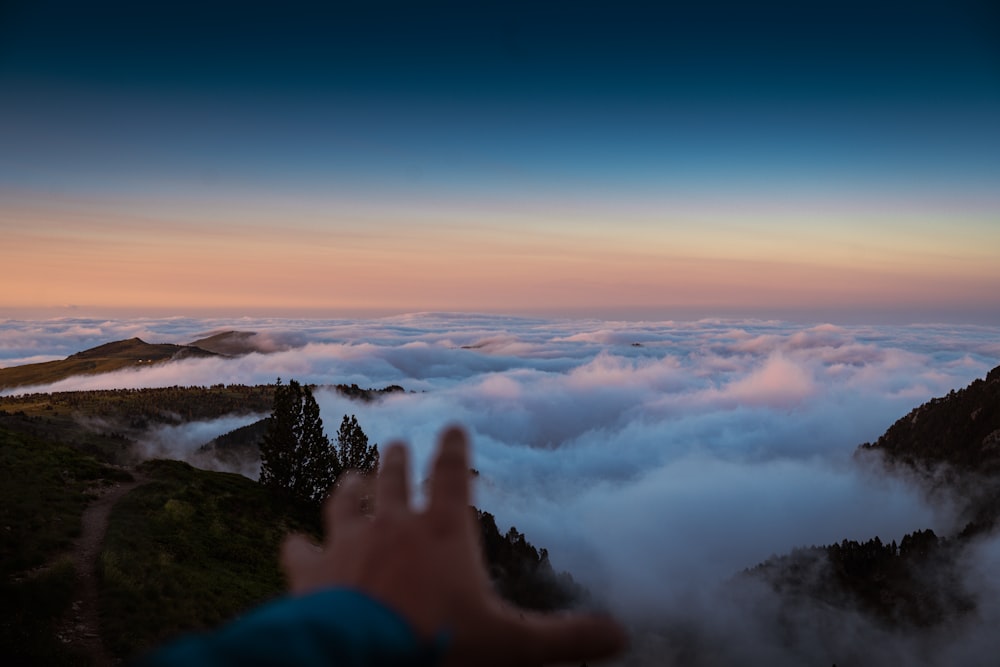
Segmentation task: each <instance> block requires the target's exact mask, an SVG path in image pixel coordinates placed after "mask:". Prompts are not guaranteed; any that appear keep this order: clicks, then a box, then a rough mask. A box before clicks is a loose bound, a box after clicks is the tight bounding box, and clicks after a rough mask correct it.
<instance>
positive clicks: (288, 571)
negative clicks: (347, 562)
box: [280, 533, 323, 593]
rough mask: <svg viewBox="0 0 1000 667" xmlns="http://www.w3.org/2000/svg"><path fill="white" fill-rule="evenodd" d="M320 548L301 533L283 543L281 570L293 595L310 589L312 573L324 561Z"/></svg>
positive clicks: (291, 536) (287, 538)
mask: <svg viewBox="0 0 1000 667" xmlns="http://www.w3.org/2000/svg"><path fill="white" fill-rule="evenodd" d="M322 558H323V552H322V551H321V550H320V548H319V546H318V545H316V544H314V543H313V542H312V541H311V540H309V538H307V537H306V536H305V535H302V534H300V533H295V534H292V535H289V536H287V537H286V538H285V540H284V542H282V543H281V556H280V560H281V569H282V570H284V571H285V577H286V578H287V579H288V588H289V590H291V592H292V593H302V592H304V591H305V590H308V588H309V580H310V576H311V573H312V572H313V571H315V569H316V567H317V565H318V564H319V563H320V562H321V561H322Z"/></svg>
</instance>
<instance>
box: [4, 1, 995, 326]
mask: <svg viewBox="0 0 1000 667" xmlns="http://www.w3.org/2000/svg"><path fill="white" fill-rule="evenodd" d="M205 4H206V3H194V2H188V1H184V0H182V1H180V2H173V3H139V4H136V3H130V2H92V3H84V4H80V3H74V2H55V1H50V0H37V1H32V2H27V1H18V0H15V1H13V2H5V3H3V5H2V6H0V264H2V266H3V282H2V288H0V317H3V316H6V317H41V316H45V317H49V316H113V315H124V314H127V315H129V316H153V315H158V316H165V315H180V316H183V315H188V316H220V317H221V316H229V317H232V316H241V315H251V316H257V317H260V316H278V315H281V316H293V317H300V316H306V315H309V316H315V317H348V316H358V315H369V316H370V315H385V314H397V313H404V312H415V311H428V310H433V311H462V312H488V313H508V314H521V315H532V316H572V317H604V318H612V319H615V318H625V319H652V320H662V319H677V318H688V319H697V318H701V317H764V318H769V317H779V318H783V319H786V320H788V319H791V320H795V321H802V322H827V321H832V322H837V323H844V324H847V323H864V322H874V323H879V322H881V323H889V322H897V323H900V322H902V323H905V322H958V323H980V324H996V323H998V322H1000V194H998V193H1000V187H998V184H1000V28H998V27H997V26H1000V10H998V9H997V7H996V5H995V3H991V2H988V1H986V0H984V1H982V2H974V1H965V0H959V1H957V2H920V1H915V2H914V1H911V2H855V1H853V0H847V1H840V2H813V3H799V2H762V3H736V2H704V3H685V4H686V5H697V6H685V7H673V6H671V3H635V2H627V1H626V2H615V3H600V2H551V3H524V2H503V3H495V2H476V3H468V2H429V3H392V2H378V1H373V2H365V3H358V2H333V3H324V4H322V5H319V4H318V3H317V4H316V5H313V4H311V3H303V2H295V1H292V2H286V3H281V5H280V6H276V5H274V4H273V3H254V2H239V3H236V2H218V3H207V4H209V5H210V6H209V7H206V6H204V5H205Z"/></svg>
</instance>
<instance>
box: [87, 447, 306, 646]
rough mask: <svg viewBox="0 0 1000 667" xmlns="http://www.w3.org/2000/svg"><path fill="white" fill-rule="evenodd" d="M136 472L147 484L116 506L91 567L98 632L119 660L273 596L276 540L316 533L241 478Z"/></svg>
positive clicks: (277, 586) (177, 469) (176, 465)
mask: <svg viewBox="0 0 1000 667" xmlns="http://www.w3.org/2000/svg"><path fill="white" fill-rule="evenodd" d="M141 469H142V471H143V472H144V473H145V474H146V475H148V476H150V477H151V478H152V479H153V481H152V482H150V483H149V484H146V485H144V486H142V487H140V488H138V489H136V490H135V491H133V492H132V493H130V494H129V495H128V496H126V497H125V498H124V499H123V500H122V501H120V502H119V503H118V504H117V505H116V506H115V508H114V511H113V512H112V515H111V522H110V525H109V527H108V534H107V538H106V541H105V545H104V551H103V552H102V554H101V558H100V563H99V566H98V569H99V575H100V581H101V608H102V617H101V623H102V629H103V635H104V638H105V642H106V643H107V645H108V649H109V650H110V651H111V652H112V653H113V654H115V655H118V656H122V657H133V656H135V655H136V654H138V653H141V652H142V651H144V650H147V649H149V648H151V647H153V646H155V645H157V644H159V643H161V642H162V641H163V640H165V639H167V638H169V637H172V636H175V635H177V634H178V633H181V632H187V631H195V630H203V629H207V628H211V627H214V626H216V625H218V624H219V623H220V622H222V621H225V620H227V619H230V618H232V617H234V616H235V615H237V614H238V613H240V612H241V611H244V610H246V609H248V608H250V607H252V606H254V605H256V604H258V603H260V602H261V601H263V600H266V599H268V598H271V597H274V596H276V595H278V594H279V593H280V592H281V590H282V588H283V580H282V576H281V573H280V571H279V569H278V548H279V545H280V543H281V540H282V538H283V536H284V535H285V533H287V532H288V531H290V530H291V531H305V532H310V533H313V534H316V533H317V532H318V526H317V523H318V518H319V517H318V514H316V513H315V512H303V511H302V510H301V509H300V508H298V507H296V506H295V505H293V504H283V503H276V502H275V500H274V498H272V496H271V495H270V494H269V493H268V492H267V490H266V489H264V488H263V487H261V486H260V485H259V484H257V483H255V482H253V481H251V480H249V479H247V478H245V477H242V476H240V475H235V474H229V473H217V472H208V471H204V470H198V469H196V468H193V467H191V466H189V465H187V464H186V463H181V462H179V461H150V462H148V463H146V464H144V465H143V466H141Z"/></svg>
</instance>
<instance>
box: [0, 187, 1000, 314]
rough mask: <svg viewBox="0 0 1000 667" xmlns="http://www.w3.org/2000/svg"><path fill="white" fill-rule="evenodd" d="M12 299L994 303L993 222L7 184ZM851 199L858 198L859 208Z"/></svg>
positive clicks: (2, 229)
mask: <svg viewBox="0 0 1000 667" xmlns="http://www.w3.org/2000/svg"><path fill="white" fill-rule="evenodd" d="M5 199H6V201H7V203H5V204H3V205H0V233H2V238H3V250H2V252H0V256H2V260H3V265H4V274H5V279H4V288H3V290H2V295H0V314H2V313H3V311H4V310H6V311H8V312H9V313H12V312H19V311H25V310H28V309H56V310H58V309H59V308H62V307H65V306H68V305H76V306H80V307H96V308H106V309H107V308H111V309H114V308H119V309H131V310H133V311H141V310H142V309H155V310H158V311H164V310H170V309H174V310H177V311H178V312H184V311H185V310H186V309H195V310H201V311H205V310H211V309H224V310H226V311H227V312H235V311H239V310H241V309H246V310H248V311H249V310H252V311H253V312H255V313H260V312H264V311H267V310H269V309H276V310H277V309H280V310H281V311H283V312H294V311H315V310H324V309H325V310H338V309H347V310H358V309H365V310H384V311H416V310H455V311H474V312H497V311H501V312H514V313H516V312H527V311H531V312H540V313H544V312H552V313H553V314H556V313H561V312H568V311H573V312H578V313H582V314H587V315H590V316H596V317H601V316H604V315H606V314H607V313H611V312H614V311H615V309H620V308H621V307H625V306H627V307H629V308H632V309H634V310H636V312H641V311H642V310H643V309H651V310H655V309H658V308H672V307H673V308H677V307H680V308H689V307H695V308H700V309H704V310H705V312H711V311H712V310H713V309H715V310H717V311H718V315H720V316H724V315H726V314H727V313H729V312H731V311H733V310H734V309H737V310H740V311H741V312H746V311H747V310H759V311H760V312H761V313H762V315H763V314H766V313H767V312H768V311H769V310H774V309H780V310H782V311H789V310H795V309H797V308H805V309H811V310H812V311H816V310H819V311H822V310H823V309H824V308H829V309H833V310H835V311H837V312H850V310H851V309H852V308H857V309H863V310H867V311H869V312H878V311H879V310H880V309H886V310H892V309H900V308H905V309H908V310H910V311H914V312H916V313H919V312H920V311H921V309H927V312H928V316H931V313H933V311H934V309H935V308H946V309H955V308H959V309H962V308H967V309H970V310H982V311H984V312H988V311H990V310H991V309H994V310H995V311H997V312H1000V261H998V259H1000V258H998V255H1000V225H996V224H993V222H994V221H993V220H991V219H990V215H989V212H988V211H983V210H978V211H977V210H974V209H973V210H969V211H966V212H964V214H963V216H962V217H957V216H955V215H954V214H952V215H951V217H950V219H949V220H948V221H947V222H946V221H945V220H944V219H943V216H944V215H945V212H942V211H935V210H933V207H931V208H929V209H927V208H924V209H921V210H914V209H911V210H902V209H900V208H899V207H891V206H890V207H881V209H880V208H878V207H870V208H869V210H868V211H867V212H865V211H863V210H862V211H860V212H859V211H857V210H831V209H829V208H827V209H826V210H824V209H823V208H822V207H820V206H818V205H817V204H816V203H813V204H812V205H809V203H808V202H805V203H803V204H800V205H798V206H796V205H789V204H785V205H784V206H781V207H778V206H771V207H770V208H769V207H767V206H764V205H760V203H759V202H758V203H757V204H753V203H752V202H751V203H750V204H748V203H747V202H740V205H739V206H737V205H735V204H734V205H731V206H728V207H727V206H716V207H709V206H705V205H703V204H702V205H700V206H697V205H684V206H680V205H677V204H676V203H673V204H663V205H662V206H660V207H659V210H658V214H657V208H656V205H655V202H654V203H647V204H646V205H641V206H638V207H636V206H633V207H631V208H626V210H625V213H624V214H623V215H622V216H621V217H617V218H614V217H612V216H611V213H610V211H601V210H596V209H583V208H577V209H576V210H573V207H568V206H556V205H553V204H549V205H539V204H537V203H535V204H532V205H525V206H522V207H517V206H512V207H509V208H508V209H506V210H493V209H490V208H488V207H484V208H483V209H482V210H483V211H486V213H484V214H480V215H478V216H477V215H476V213H475V211H472V210H469V209H468V208H462V207H459V206H450V207H449V206H448V205H445V204H437V205H427V206H425V207H424V208H417V209H414V210H413V211H411V212H410V213H409V214H404V213H402V212H400V211H399V210H398V209H394V208H393V207H391V206H389V205H381V206H380V205H377V204H372V203H370V202H369V203H366V204H364V205H360V206H353V205H347V204H345V203H344V202H331V201H326V202H324V201H322V200H310V201H307V202H304V203H303V202H299V203H297V204H295V205H292V204H287V203H286V204H281V205H277V204H274V203H273V202H268V200H266V199H263V198H258V200H253V198H249V200H241V201H239V202H236V201H231V202H229V206H228V207H227V206H226V203H225V202H214V203H210V204H208V205H206V206H204V207H203V208H202V209H200V210H199V209H198V208H197V207H196V206H195V205H193V204H190V203H189V204H188V205H187V207H186V208H180V207H177V206H172V205H169V204H163V203H162V202H149V201H141V200H136V201H131V202H128V201H125V202H122V201H116V202H102V201H99V200H65V201H60V200H53V199H51V198H48V199H31V198H29V197H23V196H22V197H8V198H5ZM855 208H856V207H855Z"/></svg>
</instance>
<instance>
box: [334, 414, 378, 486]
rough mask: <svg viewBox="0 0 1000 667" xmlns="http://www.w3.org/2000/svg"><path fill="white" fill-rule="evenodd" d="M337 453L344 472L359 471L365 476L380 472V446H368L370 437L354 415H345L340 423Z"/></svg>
mask: <svg viewBox="0 0 1000 667" xmlns="http://www.w3.org/2000/svg"><path fill="white" fill-rule="evenodd" d="M337 452H338V454H339V458H340V464H341V465H342V466H343V468H344V470H357V471H358V472H360V473H362V474H365V475H367V474H370V473H373V472H376V471H377V470H378V458H379V456H378V445H371V446H369V445H368V436H367V435H365V432H364V431H362V430H361V426H360V425H359V424H358V418H357V417H355V416H354V415H351V416H350V417H348V416H347V415H344V419H343V421H341V422H340V430H339V431H337Z"/></svg>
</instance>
